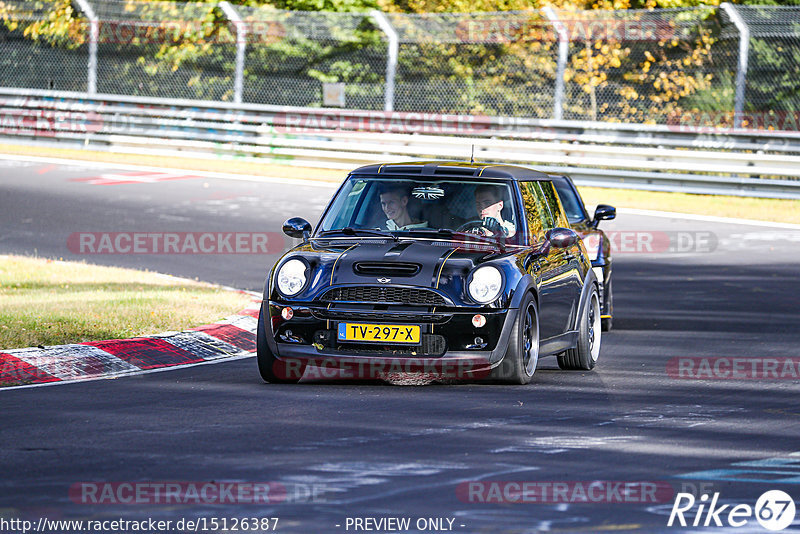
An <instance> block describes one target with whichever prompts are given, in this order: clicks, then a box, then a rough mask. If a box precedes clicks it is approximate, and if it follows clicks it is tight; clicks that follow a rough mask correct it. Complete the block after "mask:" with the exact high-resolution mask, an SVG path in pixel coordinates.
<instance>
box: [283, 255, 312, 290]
mask: <svg viewBox="0 0 800 534" xmlns="http://www.w3.org/2000/svg"><path fill="white" fill-rule="evenodd" d="M305 285H306V264H305V263H303V262H302V261H300V260H289V261H287V262H286V263H284V264H283V265H282V266H281V269H280V271H278V289H279V290H280V292H281V293H283V294H284V295H286V296H287V297H291V296H292V295H296V294H298V293H299V292H300V290H301V289H303V286H305Z"/></svg>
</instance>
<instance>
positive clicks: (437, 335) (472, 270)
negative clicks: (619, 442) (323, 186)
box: [257, 162, 601, 384]
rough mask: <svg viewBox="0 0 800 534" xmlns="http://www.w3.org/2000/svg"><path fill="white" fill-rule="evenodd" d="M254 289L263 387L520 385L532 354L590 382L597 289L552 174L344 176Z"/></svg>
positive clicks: (375, 171)
mask: <svg viewBox="0 0 800 534" xmlns="http://www.w3.org/2000/svg"><path fill="white" fill-rule="evenodd" d="M283 231H284V232H285V233H286V234H287V235H289V236H290V237H293V238H297V239H302V240H303V241H302V243H301V244H299V245H298V246H295V247H294V248H292V249H291V250H289V251H288V252H287V253H286V254H284V255H283V257H281V259H280V260H279V261H278V262H277V263H276V264H275V266H274V267H273V269H272V271H271V272H270V273H269V276H268V277H267V281H266V285H265V288H264V298H263V302H262V305H261V313H260V317H259V321H258V333H257V348H258V365H259V370H260V372H261V376H262V378H264V380H266V381H268V382H284V383H285V382H297V381H298V380H299V379H300V378H301V377H303V375H304V374H306V376H310V377H312V379H313V378H314V377H327V378H336V379H340V378H343V379H347V378H386V377H392V376H394V375H402V374H415V373H417V374H423V375H431V376H432V377H434V378H466V379H470V378H472V379H474V378H489V379H491V380H493V381H499V382H505V383H513V384H526V383H528V382H530V380H531V377H532V376H533V374H534V371H535V370H536V365H537V363H538V360H539V357H543V356H550V355H555V356H557V359H558V365H559V367H560V368H562V369H583V370H588V369H592V368H593V367H594V366H595V364H596V363H597V359H598V356H599V354H600V335H601V328H600V300H599V286H598V281H597V278H596V276H595V273H594V272H593V271H592V269H591V263H590V261H589V258H588V256H587V252H586V249H585V247H584V245H583V243H582V241H581V240H580V239H579V238H578V236H577V234H576V233H575V232H574V231H573V230H571V229H570V228H569V222H568V220H567V217H566V215H565V213H564V209H563V207H562V205H561V202H560V200H559V197H558V194H557V191H556V189H555V187H554V185H553V182H552V179H551V177H549V176H548V175H546V174H543V173H541V172H538V171H535V170H532V169H528V168H524V167H515V166H510V165H482V164H477V163H426V162H421V163H398V164H384V165H369V166H365V167H361V168H359V169H356V170H354V171H353V172H351V173H350V175H349V176H348V177H347V179H346V180H345V181H344V183H343V184H342V186H341V187H340V188H339V190H338V192H337V193H336V195H335V196H334V197H333V200H332V201H331V202H330V204H329V205H328V207H327V208H326V210H325V212H324V214H323V215H322V218H321V221H320V223H319V224H318V225H317V227H316V229H312V227H311V225H310V224H309V223H308V222H307V221H305V220H303V219H300V218H293V219H289V220H288V221H286V223H285V224H284V226H283Z"/></svg>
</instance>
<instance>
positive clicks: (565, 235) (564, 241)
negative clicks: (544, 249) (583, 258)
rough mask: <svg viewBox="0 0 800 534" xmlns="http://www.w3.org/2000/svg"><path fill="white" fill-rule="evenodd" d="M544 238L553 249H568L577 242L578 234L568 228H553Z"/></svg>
mask: <svg viewBox="0 0 800 534" xmlns="http://www.w3.org/2000/svg"><path fill="white" fill-rule="evenodd" d="M545 237H546V238H547V240H548V241H549V242H550V245H552V246H553V247H554V248H569V247H571V246H573V245H575V244H576V243H577V242H578V234H576V233H575V232H574V231H572V230H570V229H569V228H553V229H552V230H548V231H547V233H546V234H545Z"/></svg>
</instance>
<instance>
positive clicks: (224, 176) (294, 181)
mask: <svg viewBox="0 0 800 534" xmlns="http://www.w3.org/2000/svg"><path fill="white" fill-rule="evenodd" d="M0 160H11V161H30V162H34V163H51V164H56V165H71V166H84V167H94V168H98V169H121V170H127V171H150V172H166V173H170V174H178V173H185V174H191V175H194V176H201V177H204V178H218V179H221V180H239V181H245V182H266V183H275V184H289V185H306V186H311V187H327V188H336V187H338V186H339V184H338V183H336V182H326V181H322V180H304V179H302V178H280V177H277V176H252V175H246V174H234V173H224V172H211V171H195V170H191V169H178V168H172V167H150V166H146V165H131V164H125V163H103V162H96V161H87V160H80V159H68V158H49V157H42V156H25V155H15V154H0ZM342 179H344V175H343V176H342ZM619 211H620V212H622V213H628V214H630V215H646V216H650V217H670V218H676V219H686V220H693V221H707V222H718V223H723V224H742V225H750V226H764V227H768V228H787V229H791V230H800V224H791V223H779V222H771V221H759V220H755V219H737V218H733V217H716V216H713V215H695V214H691V213H680V212H674V211H658V210H643V209H638V208H619Z"/></svg>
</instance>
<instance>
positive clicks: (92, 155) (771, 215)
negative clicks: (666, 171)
mask: <svg viewBox="0 0 800 534" xmlns="http://www.w3.org/2000/svg"><path fill="white" fill-rule="evenodd" d="M0 153H3V154H17V155H28V156H39V157H51V158H68V159H78V160H87V161H95V162H106V163H124V164H128V165H145V166H152V167H165V168H174V169H185V170H197V171H211V172H225V173H235V174H247V175H250V176H272V177H278V178H302V179H305V180H320V181H325V182H335V183H339V182H341V181H342V180H343V179H344V177H345V176H346V175H347V173H346V172H345V171H341V170H333V169H317V168H310V167H296V166H293V165H280V164H276V163H259V162H257V161H239V160H236V159H222V158H220V159H196V158H195V159H192V158H181V157H172V156H170V157H166V156H138V155H134V154H118V153H114V152H102V151H95V150H78V149H71V148H48V147H39V146H27V145H12V144H0ZM409 159H413V158H409ZM580 190H581V194H582V195H583V199H584V201H585V202H586V207H587V209H588V210H589V211H590V214H591V212H593V211H594V207H595V205H596V204H611V205H612V206H616V207H618V208H639V209H651V210H662V211H675V212H678V213H693V214H697V215H714V216H718V217H734V218H742V219H755V220H762V221H773V222H786V223H795V224H800V200H782V199H772V198H748V197H735V196H723V195H690V194H686V193H662V192H657V191H639V190H633V189H616V188H601V187H581V188H580Z"/></svg>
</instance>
